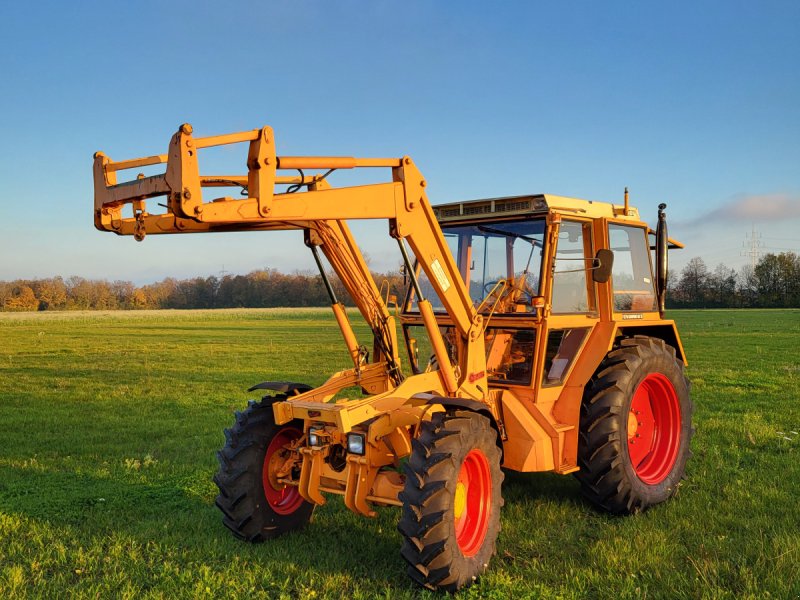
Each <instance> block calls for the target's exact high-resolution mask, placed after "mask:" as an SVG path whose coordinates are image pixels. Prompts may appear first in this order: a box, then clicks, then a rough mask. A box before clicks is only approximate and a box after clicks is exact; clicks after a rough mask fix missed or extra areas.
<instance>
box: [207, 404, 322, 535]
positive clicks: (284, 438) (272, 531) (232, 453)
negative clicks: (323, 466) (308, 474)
mask: <svg viewBox="0 0 800 600" xmlns="http://www.w3.org/2000/svg"><path fill="white" fill-rule="evenodd" d="M278 399H282V397H279V398H278ZM273 401H274V399H273V398H269V399H265V400H262V401H261V402H256V401H254V400H251V401H250V402H249V404H248V407H247V409H246V410H244V411H237V412H236V422H235V423H234V425H233V427H231V428H230V429H226V430H225V439H226V443H225V447H224V448H222V450H220V451H219V452H217V458H218V459H219V471H217V474H216V475H215V476H214V483H216V484H217V487H218V488H219V495H218V496H217V500H216V505H217V507H218V508H219V509H220V510H221V511H222V515H223V517H222V523H223V524H224V525H225V527H227V528H228V529H230V530H231V531H232V532H233V535H235V536H236V537H237V538H239V539H241V540H245V541H247V542H263V541H264V540H266V539H269V538H274V537H277V536H279V535H281V534H283V533H286V532H288V531H291V530H293V529H299V528H301V527H303V526H304V525H306V523H308V521H309V520H310V519H311V512H312V511H313V510H314V505H313V504H311V503H310V502H306V501H305V500H304V499H303V497H302V496H301V495H300V493H299V492H298V490H297V488H296V487H292V486H281V485H280V484H277V483H270V480H269V472H270V468H275V464H276V462H279V461H280V460H281V457H282V452H285V450H284V446H285V445H286V444H288V443H290V442H291V441H293V440H295V439H297V438H298V437H300V436H302V435H303V423H302V421H300V422H294V421H292V422H290V423H287V424H285V425H276V424H275V417H274V415H273V412H272V403H273ZM298 469H299V467H298Z"/></svg>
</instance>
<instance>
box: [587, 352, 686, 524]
mask: <svg viewBox="0 0 800 600" xmlns="http://www.w3.org/2000/svg"><path fill="white" fill-rule="evenodd" d="M692 409H693V407H692V401H691V398H690V397H689V381H688V380H687V379H686V376H685V375H684V373H683V363H682V362H681V361H679V360H678V359H677V358H676V356H675V350H674V349H673V348H672V347H671V346H667V345H666V344H665V343H664V341H663V340H660V339H657V338H650V337H645V336H636V337H633V338H625V339H623V340H622V341H621V342H620V344H619V347H618V348H616V349H615V350H612V351H611V352H609V354H608V356H607V357H606V358H605V360H604V361H603V363H602V364H601V365H600V367H599V369H598V370H597V373H595V375H594V377H593V378H592V380H591V381H590V382H589V385H588V386H587V388H586V392H585V394H584V399H583V404H582V405H581V421H580V441H579V444H578V464H579V466H580V471H579V472H578V473H576V476H577V478H578V480H579V481H580V482H581V489H582V492H583V494H584V496H586V497H587V498H588V499H589V500H590V501H592V502H593V503H594V504H596V505H597V506H599V507H601V508H603V509H605V510H608V511H609V512H611V513H614V514H631V513H636V512H639V511H641V510H644V509H646V508H648V507H649V506H652V505H654V504H658V503H660V502H663V501H665V500H667V499H668V498H670V497H672V496H673V495H674V494H675V492H676V491H677V489H678V484H679V483H680V481H681V479H682V478H683V475H684V472H685V469H686V461H687V460H688V458H689V456H690V451H689V444H690V442H691V438H692V433H693V429H692Z"/></svg>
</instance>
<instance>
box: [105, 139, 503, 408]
mask: <svg viewBox="0 0 800 600" xmlns="http://www.w3.org/2000/svg"><path fill="white" fill-rule="evenodd" d="M244 142H247V143H248V144H249V147H248V156H247V174H246V175H201V174H200V170H199V165H198V150H200V149H203V148H207V147H212V146H222V145H229V144H236V143H244ZM158 164H166V170H165V173H164V174H163V175H154V176H144V175H143V174H140V175H139V176H138V177H137V178H136V179H134V180H132V181H129V182H118V181H117V173H118V172H120V171H124V170H128V169H134V168H139V167H149V166H153V165H158ZM356 168H389V169H391V181H388V182H385V183H376V184H371V185H362V186H349V187H341V188H333V187H331V186H330V185H329V184H328V182H327V179H326V178H327V177H328V175H329V174H330V173H331V172H333V171H335V170H339V169H356ZM315 170H316V171H323V173H317V174H307V171H315ZM285 171H296V172H298V173H299V175H294V174H292V175H284V174H281V173H282V172H285ZM94 183H95V227H96V228H97V229H99V230H101V231H111V232H114V233H117V234H119V235H133V236H135V238H136V239H137V240H140V241H141V240H142V239H144V237H145V236H146V235H147V234H168V233H202V232H211V231H250V230H252V231H259V230H288V229H299V230H307V231H308V232H309V233H308V234H307V238H306V243H307V244H309V245H310V246H314V247H319V248H320V249H321V250H322V252H323V253H324V254H325V256H326V258H327V259H328V261H329V262H330V264H331V266H332V267H333V269H334V271H335V272H336V273H337V275H338V276H339V277H340V278H341V280H342V282H343V284H344V285H345V287H346V288H347V290H348V292H349V293H350V294H351V296H352V297H353V299H354V301H355V302H356V305H357V306H358V308H359V310H360V312H361V314H362V315H363V317H364V318H365V320H366V321H367V323H368V324H369V326H370V328H371V329H372V331H373V334H374V336H375V340H376V349H377V352H375V353H374V354H377V355H378V356H377V357H376V356H373V358H374V359H375V358H377V359H379V360H382V361H386V363H387V371H388V372H389V375H390V378H391V379H392V381H393V384H394V385H397V384H399V382H400V381H401V380H402V376H401V375H399V365H400V362H399V356H398V351H397V346H398V345H397V340H396V334H395V328H394V322H393V317H392V316H391V314H390V311H389V308H388V307H387V306H386V302H385V301H384V300H383V298H382V297H381V294H380V292H379V290H378V288H377V286H376V285H375V283H374V281H373V279H372V276H371V275H370V273H369V269H368V267H367V265H366V262H365V261H364V258H363V256H362V254H361V252H360V250H359V248H358V246H357V244H356V242H355V240H354V239H353V237H352V235H351V233H350V231H349V228H348V227H347V225H346V223H345V221H347V220H350V219H387V220H388V221H389V230H390V234H391V235H392V237H394V238H396V239H397V240H398V241H399V243H400V249H401V252H402V253H403V255H404V258H406V260H407V262H408V258H407V256H406V251H405V248H406V246H405V244H406V243H407V244H408V247H410V249H411V250H412V252H413V254H414V256H415V257H416V259H417V261H418V263H419V264H420V265H421V267H422V269H423V271H424V272H425V274H426V275H427V277H428V279H429V280H430V283H431V285H432V287H433V289H434V291H435V292H436V294H437V295H438V296H439V299H440V300H441V302H442V305H443V306H444V307H445V309H446V311H447V313H448V315H449V316H450V318H451V319H452V321H453V324H454V326H455V330H456V331H457V333H458V336H459V339H458V343H457V346H458V361H457V364H455V365H453V364H451V361H450V357H449V355H448V352H447V349H446V344H445V341H444V339H443V337H442V334H441V332H440V330H439V326H438V324H437V323H436V319H435V316H434V314H433V309H432V306H431V303H430V302H429V301H428V300H427V299H425V298H423V297H421V296H420V295H419V294H417V300H418V306H419V310H420V314H421V316H422V318H423V321H424V323H425V328H426V331H427V334H428V336H429V338H430V341H431V345H432V347H433V350H434V353H435V354H436V358H437V361H438V365H439V371H438V375H439V382H440V388H439V389H436V390H430V391H432V392H436V393H439V394H442V395H445V396H464V397H467V398H472V399H478V400H483V399H485V398H486V396H487V391H488V386H487V381H486V359H485V355H484V344H483V335H482V332H483V323H482V318H481V316H480V315H479V314H478V313H477V312H476V310H475V308H474V307H473V304H472V301H471V299H470V297H469V294H468V291H467V289H466V286H465V285H464V282H463V279H462V277H461V274H460V273H459V272H458V268H457V266H456V263H455V261H454V259H453V257H452V256H451V254H450V250H449V248H448V246H447V243H446V241H445V238H444V236H443V234H442V231H441V229H440V227H439V224H438V222H437V220H436V217H435V215H434V212H433V209H432V208H431V205H430V203H429V201H428V198H427V194H426V193H425V186H426V182H425V179H424V178H423V177H422V174H421V173H420V171H419V170H418V169H417V168H416V166H415V165H414V163H413V161H412V160H411V158H409V157H403V158H377V159H375V158H372V159H369V158H367V159H364V158H352V157H313V156H305V157H297V156H277V154H276V152H275V145H274V135H273V132H272V129H271V128H270V127H263V128H261V129H256V130H252V131H247V132H241V133H235V134H229V135H222V136H213V137H206V138H199V137H198V138H195V137H194V136H193V131H192V127H191V126H190V125H188V124H184V125H182V126H181V127H180V128H179V130H178V131H177V132H176V133H175V134H174V135H173V137H172V139H171V141H170V144H169V149H168V152H167V154H164V155H155V156H150V157H145V158H138V159H133V160H126V161H120V162H114V161H112V160H111V159H110V158H108V157H107V156H106V155H104V154H103V153H101V152H98V153H96V154H95V159H94ZM232 185H236V186H243V187H245V188H246V193H247V195H246V197H245V198H233V197H229V196H223V197H219V198H214V199H213V200H211V201H206V200H205V199H204V197H203V190H204V188H219V187H231V186H232ZM282 185H286V186H289V187H288V188H286V189H285V190H284V191H283V192H281V193H276V186H282ZM155 197H165V198H166V202H164V203H163V204H161V205H160V206H163V207H164V208H163V210H159V211H158V212H150V211H149V210H148V208H147V204H146V203H147V201H148V200H149V199H150V198H155ZM127 206H130V207H131V213H130V214H129V215H128V214H126V215H123V211H124V210H125V211H127V208H126V207H127ZM407 266H408V267H409V269H408V272H409V273H411V274H412V278H413V272H414V271H413V269H412V268H410V264H407ZM323 276H324V273H323ZM417 287H418V286H417ZM334 305H336V303H335V302H334ZM334 312H335V313H337V321H339V324H340V327H342V330H343V334H344V337H345V340H346V342H347V343H348V349H349V350H350V353H351V357H352V358H353V361H354V367H355V368H356V369H358V368H359V360H361V359H360V358H359V356H358V354H359V352H358V348H354V347H353V344H354V342H353V340H354V336H353V335H352V330H351V329H350V330H349V333H348V329H349V325H348V324H347V323H345V322H343V321H346V316H345V317H344V319H343V318H342V316H343V314H344V311H343V310H342V307H341V305H339V307H338V309H337V308H336V306H335V307H334Z"/></svg>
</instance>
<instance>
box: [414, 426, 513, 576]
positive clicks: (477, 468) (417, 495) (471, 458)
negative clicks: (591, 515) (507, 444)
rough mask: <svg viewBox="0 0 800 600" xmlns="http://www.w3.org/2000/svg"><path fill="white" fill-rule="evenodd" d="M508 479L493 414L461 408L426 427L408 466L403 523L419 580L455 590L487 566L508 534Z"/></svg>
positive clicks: (415, 443) (415, 441)
mask: <svg viewBox="0 0 800 600" xmlns="http://www.w3.org/2000/svg"><path fill="white" fill-rule="evenodd" d="M502 482H503V473H502V472H501V470H500V449H499V448H498V447H497V433H496V432H495V430H494V429H493V428H492V425H491V423H490V422H489V419H487V418H486V417H484V416H482V415H479V414H477V413H473V412H469V411H457V412H455V413H450V414H445V413H437V414H435V415H434V416H433V418H432V419H431V420H430V421H429V422H424V423H423V424H422V430H421V432H420V435H419V436H418V438H417V439H415V440H414V441H413V448H412V452H411V456H410V458H409V461H408V463H407V464H406V483H405V488H404V489H403V492H402V493H401V494H400V499H401V500H402V501H403V512H402V517H401V519H400V523H399V525H398V529H399V530H400V533H401V534H403V537H404V540H403V546H402V549H401V554H402V556H403V558H404V559H405V560H406V561H407V562H408V565H409V566H408V574H409V575H410V576H411V578H412V579H414V581H416V582H417V583H419V584H420V585H422V586H424V587H427V588H429V589H440V590H444V591H450V592H452V591H455V590H457V589H459V588H461V587H462V586H464V585H466V584H469V583H472V582H473V581H474V580H475V579H476V578H477V577H478V576H479V575H481V574H482V573H483V572H484V571H485V570H486V568H487V567H488V565H489V559H490V558H491V557H492V555H493V554H494V552H495V540H496V539H497V534H498V533H499V531H500V508H501V507H502V505H503V498H502V495H501V490H500V487H501V485H502Z"/></svg>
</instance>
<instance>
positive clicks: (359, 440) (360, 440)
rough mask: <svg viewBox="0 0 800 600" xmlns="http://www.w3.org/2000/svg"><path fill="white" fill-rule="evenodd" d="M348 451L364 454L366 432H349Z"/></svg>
mask: <svg viewBox="0 0 800 600" xmlns="http://www.w3.org/2000/svg"><path fill="white" fill-rule="evenodd" d="M347 451H348V452H350V453H351V454H359V455H360V456H364V434H363V433H348V434H347Z"/></svg>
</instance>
